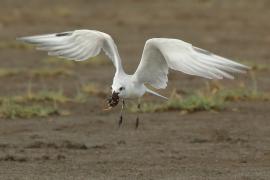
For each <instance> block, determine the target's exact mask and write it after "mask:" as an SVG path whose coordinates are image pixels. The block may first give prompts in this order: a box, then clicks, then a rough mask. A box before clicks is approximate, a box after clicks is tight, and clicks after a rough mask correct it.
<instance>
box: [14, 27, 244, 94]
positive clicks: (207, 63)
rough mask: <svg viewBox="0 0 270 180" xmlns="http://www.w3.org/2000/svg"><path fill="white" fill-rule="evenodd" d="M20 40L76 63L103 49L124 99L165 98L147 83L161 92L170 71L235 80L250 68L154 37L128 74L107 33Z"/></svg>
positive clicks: (115, 90) (79, 32)
mask: <svg viewBox="0 0 270 180" xmlns="http://www.w3.org/2000/svg"><path fill="white" fill-rule="evenodd" d="M19 40H22V41H24V42H27V43H31V44H34V45H36V46H37V49H38V50H43V51H48V54H49V55H51V56H58V57H62V58H66V59H70V60H75V61H84V60H87V59H89V58H90V57H94V56H96V55H98V54H99V53H100V51H101V49H103V50H104V52H105V53H106V54H107V55H108V57H109V58H110V59H111V60H112V62H113V64H114V66H115V68H116V73H115V76H114V79H113V84H112V92H113V93H117V94H118V95H119V97H121V98H124V99H125V98H139V97H141V96H143V95H144V93H145V92H149V93H152V94H155V95H157V96H161V95H159V94H157V93H156V92H153V91H151V90H149V89H148V88H146V86H145V84H150V85H151V86H153V87H154V88H157V89H164V88H166V86H167V81H168V77H167V75H168V71H169V69H173V70H177V71H181V72H183V73H186V74H189V75H196V76H201V77H204V78H208V79H223V78H229V79H233V76H232V75H231V73H243V72H245V71H246V70H247V69H249V68H248V67H247V66H245V65H242V64H239V63H236V62H234V61H231V60H229V59H226V58H223V57H220V56H217V55H215V54H212V53H210V52H208V51H206V50H203V49H200V48H197V47H194V46H192V45H191V44H189V43H186V42H184V41H181V40H178V39H168V38H153V39H149V40H147V42H146V44H145V47H144V50H143V54H142V58H141V62H140V64H139V66H138V68H137V70H136V72H135V73H134V74H133V75H127V74H126V73H125V72H124V70H123V68H122V63H121V58H120V56H119V53H118V50H117V47H116V45H115V43H114V41H113V39H112V38H111V36H110V35H108V34H105V33H103V32H99V31H94V30H75V31H70V32H63V33H56V34H48V35H39V36H30V37H23V38H19ZM161 97H163V96H161ZM164 98H165V97H164Z"/></svg>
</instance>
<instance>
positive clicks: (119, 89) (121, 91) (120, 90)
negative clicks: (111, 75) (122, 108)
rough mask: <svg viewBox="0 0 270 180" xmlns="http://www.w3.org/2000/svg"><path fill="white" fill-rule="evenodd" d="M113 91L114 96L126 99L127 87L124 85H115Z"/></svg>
mask: <svg viewBox="0 0 270 180" xmlns="http://www.w3.org/2000/svg"><path fill="white" fill-rule="evenodd" d="M111 90H112V96H113V95H114V96H116V95H117V96H119V97H124V95H125V91H126V87H125V86H123V85H113V86H112V87H111Z"/></svg>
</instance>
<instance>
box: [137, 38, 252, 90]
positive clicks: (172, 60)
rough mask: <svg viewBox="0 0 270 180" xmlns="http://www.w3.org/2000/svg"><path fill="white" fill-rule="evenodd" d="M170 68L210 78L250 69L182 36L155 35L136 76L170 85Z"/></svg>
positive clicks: (139, 80)
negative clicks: (184, 39)
mask: <svg viewBox="0 0 270 180" xmlns="http://www.w3.org/2000/svg"><path fill="white" fill-rule="evenodd" d="M169 68H171V69H174V70H177V71H181V72H183V73H186V74H190V75H196V76H201V77H204V78H208V79H222V78H229V79H233V76H232V75H231V74H230V73H243V72H245V70H247V69H249V68H248V67H247V66H245V65H242V64H239V63H236V62H233V61H231V60H229V59H226V58H223V57H220V56H218V55H215V54H212V53H210V52H208V51H206V50H203V49H200V48H197V47H193V46H192V45H191V44H189V43H186V42H184V41H181V40H178V39H167V38H153V39H149V40H148V41H147V42H146V44H145V47H144V50H143V54H142V59H141V62H140V64H139V66H138V68H137V70H136V72H135V73H134V75H133V78H134V79H135V80H136V81H138V82H139V83H149V84H150V85H152V86H153V87H155V88H157V89H163V88H166V86H167V81H168V77H167V74H168V70H169Z"/></svg>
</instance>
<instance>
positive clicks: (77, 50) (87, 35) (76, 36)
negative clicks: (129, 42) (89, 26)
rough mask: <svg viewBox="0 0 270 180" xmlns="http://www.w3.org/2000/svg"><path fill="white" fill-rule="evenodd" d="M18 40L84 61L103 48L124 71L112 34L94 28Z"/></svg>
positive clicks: (49, 52)
mask: <svg viewBox="0 0 270 180" xmlns="http://www.w3.org/2000/svg"><path fill="white" fill-rule="evenodd" d="M18 40H21V41H24V42H27V43H31V44H34V45H36V46H37V49H38V50H42V51H48V54H49V55H50V56H58V57H62V58H66V59H71V60H75V61H84V60H87V59H89V58H91V57H94V56H97V55H98V54H99V53H100V51H101V49H103V50H104V52H105V53H106V55H108V57H109V58H110V59H111V60H112V62H113V64H114V66H115V68H116V71H117V72H119V71H122V64H121V59H120V56H119V54H118V50H117V47H116V45H115V43H114V41H113V39H112V38H111V36H110V35H108V34H105V33H103V32H99V31H94V30H76V31H69V32H62V33H55V34H47V35H38V36H29V37H22V38H19V39H18Z"/></svg>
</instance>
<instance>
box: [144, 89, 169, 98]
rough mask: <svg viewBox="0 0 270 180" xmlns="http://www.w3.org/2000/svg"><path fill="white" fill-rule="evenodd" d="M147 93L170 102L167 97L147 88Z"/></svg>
mask: <svg viewBox="0 0 270 180" xmlns="http://www.w3.org/2000/svg"><path fill="white" fill-rule="evenodd" d="M146 92H148V93H150V94H153V95H155V96H158V97H161V98H164V99H166V100H168V98H167V97H165V96H162V95H160V94H158V93H157V92H155V91H152V90H151V89H148V88H146Z"/></svg>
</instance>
